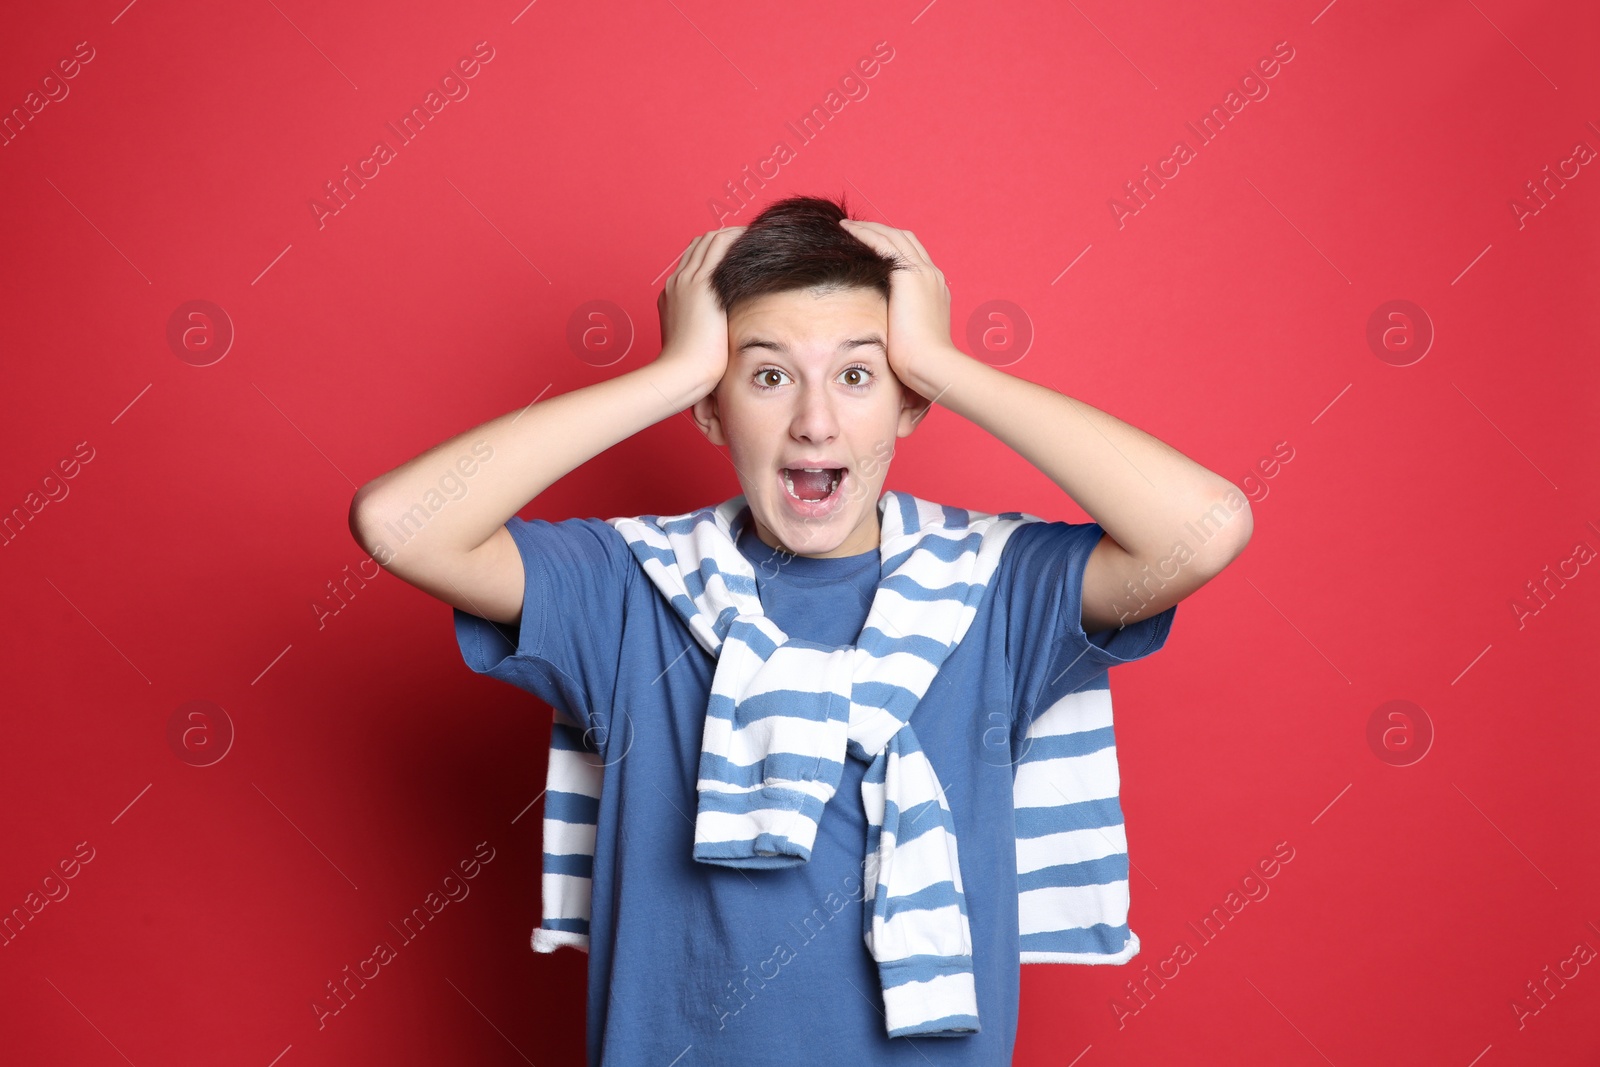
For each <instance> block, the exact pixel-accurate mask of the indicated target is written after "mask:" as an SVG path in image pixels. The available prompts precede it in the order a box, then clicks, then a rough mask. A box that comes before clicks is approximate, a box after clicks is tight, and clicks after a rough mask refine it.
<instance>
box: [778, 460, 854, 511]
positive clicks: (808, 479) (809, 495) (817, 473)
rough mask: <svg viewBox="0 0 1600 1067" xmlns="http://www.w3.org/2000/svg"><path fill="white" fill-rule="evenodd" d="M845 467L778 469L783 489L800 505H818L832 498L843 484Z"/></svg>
mask: <svg viewBox="0 0 1600 1067" xmlns="http://www.w3.org/2000/svg"><path fill="white" fill-rule="evenodd" d="M847 470H848V468H846V467H806V468H790V467H783V468H780V469H779V471H778V473H779V474H780V475H782V477H783V487H784V488H785V489H786V490H788V493H789V496H790V498H792V499H794V500H797V501H799V502H800V503H802V504H820V503H823V502H825V501H827V500H829V499H831V498H832V497H833V494H834V493H836V492H838V490H839V486H840V485H841V484H842V483H843V482H844V477H845V473H846V471H847Z"/></svg>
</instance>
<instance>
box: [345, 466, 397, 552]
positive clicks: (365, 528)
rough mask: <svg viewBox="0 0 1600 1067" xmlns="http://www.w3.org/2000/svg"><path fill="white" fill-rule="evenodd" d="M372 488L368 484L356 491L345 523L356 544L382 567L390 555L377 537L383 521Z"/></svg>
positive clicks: (371, 484)
mask: <svg viewBox="0 0 1600 1067" xmlns="http://www.w3.org/2000/svg"><path fill="white" fill-rule="evenodd" d="M372 487H373V483H372V482H368V483H367V484H366V485H363V486H362V487H361V488H359V489H357V490H356V492H355V495H354V496H352V497H351V498H350V511H349V513H348V514H347V515H346V516H345V523H346V524H347V525H348V526H349V527H350V536H351V537H353V538H355V541H356V544H358V545H360V546H361V550H362V551H363V552H366V553H367V554H368V555H370V556H372V557H373V560H374V561H375V562H376V563H377V564H378V565H379V566H380V567H381V566H383V565H384V564H386V563H387V562H388V559H387V558H386V557H387V556H388V555H389V553H388V552H387V550H386V549H385V548H384V546H383V544H382V542H381V541H379V539H378V536H377V529H378V526H379V525H380V524H381V522H382V519H381V518H379V517H378V514H377V509H376V508H375V507H374V505H373V502H372Z"/></svg>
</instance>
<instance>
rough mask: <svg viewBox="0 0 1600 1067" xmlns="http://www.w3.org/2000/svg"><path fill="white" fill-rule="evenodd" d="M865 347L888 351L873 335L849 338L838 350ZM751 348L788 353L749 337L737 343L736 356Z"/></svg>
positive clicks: (777, 344)
mask: <svg viewBox="0 0 1600 1067" xmlns="http://www.w3.org/2000/svg"><path fill="white" fill-rule="evenodd" d="M867 345H877V346H878V347H879V348H881V349H883V350H884V352H885V353H887V352H888V351H889V346H888V345H886V344H884V341H883V338H882V337H880V336H878V335H877V334H875V333H870V334H867V335H866V336H865V337H851V338H849V339H847V340H844V341H840V342H839V349H838V350H839V351H840V352H851V351H854V350H855V349H857V348H862V347H864V346H867ZM752 348H765V349H769V350H770V351H773V352H781V353H783V354H784V355H788V353H789V346H788V345H785V344H783V343H782V342H780V341H770V340H768V339H767V338H765V337H749V338H746V339H745V340H743V341H740V342H739V348H738V350H737V354H738V355H741V356H742V355H744V353H745V351H746V350H748V349H752Z"/></svg>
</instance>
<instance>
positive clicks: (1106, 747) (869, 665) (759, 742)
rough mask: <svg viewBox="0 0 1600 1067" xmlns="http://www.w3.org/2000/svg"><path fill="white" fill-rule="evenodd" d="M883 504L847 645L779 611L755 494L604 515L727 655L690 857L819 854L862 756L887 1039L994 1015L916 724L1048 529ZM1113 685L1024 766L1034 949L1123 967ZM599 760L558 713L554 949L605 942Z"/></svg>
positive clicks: (874, 947) (867, 915) (548, 851)
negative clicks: (759, 552) (930, 694)
mask: <svg viewBox="0 0 1600 1067" xmlns="http://www.w3.org/2000/svg"><path fill="white" fill-rule="evenodd" d="M878 512H879V526H880V531H881V533H880V542H879V557H880V570H879V581H878V586H877V591H876V594H875V595H874V598H873V601H872V605H871V607H870V609H869V611H868V614H867V619H866V622H865V624H864V625H863V627H862V630H861V633H860V635H859V636H858V637H857V638H856V643H855V644H854V645H852V646H842V647H835V646H830V645H825V644H819V643H817V642H812V641H805V640H801V639H798V638H790V637H789V636H788V635H787V634H785V633H784V632H783V631H782V630H781V629H779V628H778V626H777V625H776V624H774V623H773V622H772V620H770V619H769V618H767V617H766V615H765V614H764V612H763V611H762V607H761V600H760V597H759V595H758V592H757V585H756V575H755V570H754V568H753V567H752V565H751V564H750V561H749V560H747V559H746V558H745V557H744V555H743V554H742V553H741V552H740V551H739V549H738V547H737V545H738V540H739V536H740V534H741V532H742V531H743V530H744V528H745V526H746V524H747V523H748V522H749V521H750V518H751V516H750V511H749V508H748V505H747V502H746V499H745V497H744V496H742V495H741V496H736V497H734V498H732V499H730V500H727V501H725V502H723V503H722V504H719V505H715V506H707V507H702V508H699V509H697V510H695V511H691V512H686V513H684V514H681V515H672V516H665V517H663V516H655V515H642V516H637V517H632V518H614V519H608V520H607V522H608V523H610V524H611V525H612V526H613V527H615V528H616V529H617V531H618V532H619V533H621V534H622V536H623V537H624V538H625V539H626V541H627V543H628V546H629V548H630V549H631V551H632V552H633V555H634V557H635V558H636V559H637V561H638V562H639V564H640V566H641V567H642V569H643V571H644V573H645V574H646V575H647V576H648V577H649V579H650V581H651V583H652V584H653V585H654V586H655V588H656V589H657V590H658V591H659V592H660V593H661V595H662V596H663V597H664V598H665V599H666V601H667V602H668V603H669V604H670V605H671V606H672V608H673V609H674V610H675V611H676V613H677V614H678V616H679V617H680V618H682V619H683V621H684V623H685V624H686V625H687V627H688V629H689V630H690V632H691V633H692V634H693V635H694V638H695V640H696V641H697V642H698V643H699V644H700V646H701V647H702V648H703V649H704V650H705V651H706V652H708V653H710V654H711V655H712V656H714V657H715V659H716V667H715V671H714V674H713V678H712V685H711V694H710V700H709V703H708V705H707V708H706V719H705V728H704V732H703V735H702V739H701V751H700V766H699V772H698V781H697V793H698V807H697V811H696V818H695V824H694V847H693V858H694V859H695V860H696V861H698V862H702V863H710V864H717V865H721V866H727V867H750V868H763V867H783V866H790V865H795V864H801V863H805V862H807V861H808V860H809V859H810V856H811V848H812V845H813V843H814V841H815V838H816V833H817V828H818V824H819V821H820V820H821V818H822V817H823V811H824V809H825V807H826V805H827V803H828V801H829V799H830V798H831V797H832V796H833V795H834V793H835V791H836V790H837V787H838V784H839V779H840V775H841V773H842V770H843V766H844V758H845V756H846V755H849V756H851V757H854V758H855V759H859V760H861V761H863V762H864V763H866V764H867V765H868V766H867V769H866V772H865V774H864V777H863V780H862V784H861V794H862V804H863V808H864V810H865V813H866V818H867V841H866V850H865V857H864V859H865V864H864V868H863V882H864V889H863V897H862V899H863V900H864V901H867V902H869V903H866V904H864V905H863V908H862V938H863V941H864V942H865V944H866V947H867V950H868V952H869V953H870V954H871V955H872V957H873V959H874V960H875V961H876V963H877V966H878V972H879V978H880V983H881V987H882V991H883V1007H884V1016H885V1024H886V1027H887V1030H888V1034H889V1036H890V1037H902V1036H928V1035H935V1036H963V1035H967V1034H972V1033H976V1032H978V1030H979V1021H978V1006H977V997H976V991H975V987H974V981H973V970H972V937H971V931H970V927H969V925H968V919H967V907H966V900H965V896H964V894H963V892H962V884H961V870H960V863H959V857H958V849H957V844H958V843H957V840H956V834H955V826H954V822H953V820H952V817H951V814H950V809H949V807H948V806H947V805H946V802H945V797H944V790H943V788H942V787H941V786H940V783H939V779H938V776H937V775H936V774H935V772H934V768H933V766H932V764H931V763H930V762H929V761H928V759H927V757H926V755H925V754H924V753H923V751H922V749H921V747H920V746H919V744H918V743H917V737H916V733H915V731H914V730H913V729H912V727H911V724H910V719H911V713H912V712H913V711H914V710H915V708H916V707H917V705H918V703H919V702H920V701H921V699H922V697H923V695H924V693H925V692H926V691H927V689H928V686H929V684H930V683H931V682H932V681H933V679H934V677H935V676H936V675H937V674H938V672H939V668H940V665H941V664H942V663H943V662H944V660H945V658H946V657H947V656H948V655H949V654H950V653H951V652H953V651H954V650H955V648H956V646H957V645H958V644H959V643H960V641H961V639H962V637H963V636H965V634H966V632H967V629H968V628H969V627H970V625H971V624H972V621H973V619H974V617H975V616H976V614H977V610H978V607H979V605H980V603H981V602H982V600H983V597H984V595H985V594H986V593H987V591H988V585H989V581H990V579H991V578H992V576H993V575H994V572H995V569H996V568H997V567H998V565H999V562H1000V557H1001V552H1002V550H1003V549H1004V547H1005V543H1006V541H1007V539H1008V538H1009V537H1010V535H1011V533H1012V532H1013V531H1014V530H1015V529H1017V527H1018V526H1020V525H1021V524H1023V523H1027V522H1041V521H1044V520H1042V519H1040V518H1038V517H1037V516H1034V515H1029V514H1026V513H1024V512H1004V513H1001V514H998V515H994V514H989V513H986V512H981V511H972V510H969V509H966V508H958V507H951V506H946V505H941V504H936V503H931V502H929V501H926V500H922V499H920V498H918V497H915V496H912V495H910V494H908V493H902V492H896V491H893V490H888V491H885V492H884V493H883V495H882V496H881V497H880V498H879V500H878ZM1103 678H1104V676H1103V675H1102V676H1101V680H1100V682H1099V688H1090V687H1086V688H1085V689H1084V690H1083V691H1081V692H1077V693H1071V694H1066V695H1065V696H1063V697H1062V698H1061V699H1059V700H1057V701H1055V702H1054V703H1053V704H1052V706H1051V707H1049V708H1048V709H1046V710H1045V711H1044V712H1043V713H1041V714H1040V715H1038V716H1037V717H1036V718H1035V719H1034V721H1033V722H1032V723H1031V724H1030V727H1029V730H1028V735H1027V738H1026V739H1025V742H1024V746H1023V747H1024V755H1023V757H1022V758H1021V759H1020V760H1019V762H1018V764H1017V766H1016V767H1015V768H1014V771H1015V779H1014V780H1015V783H1016V784H1015V787H1014V794H1015V795H1014V799H1015V801H1016V804H1017V819H1016V823H1017V854H1018V868H1017V869H1018V882H1019V885H1018V889H1019V900H1018V914H1019V923H1020V927H1021V929H1020V933H1021V944H1022V949H1023V951H1022V961H1023V962H1060V963H1069V962H1070V963H1118V962H1123V961H1124V960H1126V959H1127V958H1130V957H1131V956H1132V955H1134V954H1135V953H1136V952H1137V951H1138V945H1139V942H1138V938H1137V936H1135V935H1134V934H1133V933H1132V931H1131V930H1129V929H1128V928H1127V925H1126V922H1127V919H1126V916H1127V901H1128V894H1127V888H1128V883H1127V851H1126V849H1127V846H1126V839H1125V837H1124V835H1123V833H1122V829H1123V828H1122V825H1121V823H1122V819H1121V811H1120V806H1119V804H1118V800H1117V791H1118V774H1117V769H1116V762H1115V760H1116V756H1115V748H1114V746H1113V745H1111V744H1110V743H1109V741H1110V739H1109V734H1110V693H1109V689H1107V688H1106V687H1105V683H1104V681H1103ZM1091 738H1094V740H1093V741H1090V739H1091ZM1084 742H1089V743H1088V744H1084ZM590 752H592V746H591V745H588V744H586V743H585V741H584V738H583V731H582V730H581V728H579V727H578V726H576V725H572V724H570V723H567V722H564V721H563V716H561V715H560V713H559V712H558V713H557V714H556V717H555V722H554V723H553V725H552V730H551V749H550V764H549V768H548V771H547V781H546V794H545V795H546V808H545V817H544V833H545V844H544V878H543V885H542V888H543V921H542V923H541V925H540V927H539V928H538V929H536V930H535V931H534V937H533V947H534V948H535V950H537V951H542V952H550V951H554V950H555V949H556V948H557V947H559V946H560V945H563V944H566V945H573V946H575V947H579V948H585V949H586V948H587V946H588V931H589V919H590V899H589V892H590V887H591V885H592V882H591V878H592V870H593V857H594V841H595V831H596V822H597V818H598V809H599V797H600V792H601V784H602V780H603V772H604V768H603V767H602V766H599V765H597V764H595V763H593V762H591V761H590V759H588V758H587V757H588V754H589V753H590ZM1083 758H1087V759H1090V760H1091V761H1092V762H1094V763H1095V764H1096V765H1097V767H1096V769H1093V770H1090V769H1087V768H1077V773H1069V774H1066V775H1064V776H1053V777H1048V778H1046V782H1047V783H1048V784H1049V785H1050V788H1049V790H1048V793H1049V795H1048V796H1045V795H1042V793H1043V791H1042V790H1041V789H1040V788H1039V786H1040V781H1039V777H1040V774H1041V773H1043V774H1045V775H1048V774H1049V768H1047V766H1045V765H1046V764H1050V763H1056V764H1058V766H1059V765H1060V764H1061V763H1062V762H1064V761H1067V760H1075V759H1083ZM1030 764H1034V765H1036V766H1033V767H1031V768H1030ZM1030 771H1031V772H1032V773H1030ZM1056 777H1060V778H1061V781H1057V780H1056ZM1107 789H1109V795H1107V792H1106V791H1107ZM1108 815H1109V816H1111V818H1109V819H1108V818H1107V816H1108ZM1086 836H1087V837H1092V838H1094V839H1095V840H1096V842H1097V843H1090V842H1089V841H1087V840H1085V838H1086ZM1086 849H1087V851H1085V850H1086ZM1085 861H1087V862H1085Z"/></svg>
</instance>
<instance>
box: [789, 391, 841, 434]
mask: <svg viewBox="0 0 1600 1067" xmlns="http://www.w3.org/2000/svg"><path fill="white" fill-rule="evenodd" d="M789 429H790V432H791V433H792V434H793V435H794V436H795V437H797V438H799V439H801V440H805V441H812V442H816V443H822V442H827V441H831V440H833V439H834V438H835V437H837V436H838V434H839V420H838V418H837V416H836V415H835V413H834V410H833V399H832V398H831V397H830V396H829V395H828V390H827V388H826V387H821V386H818V387H813V386H809V385H806V386H801V387H800V390H799V394H798V396H797V397H796V400H795V412H794V419H793V422H792V424H791V425H790V427H789Z"/></svg>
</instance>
